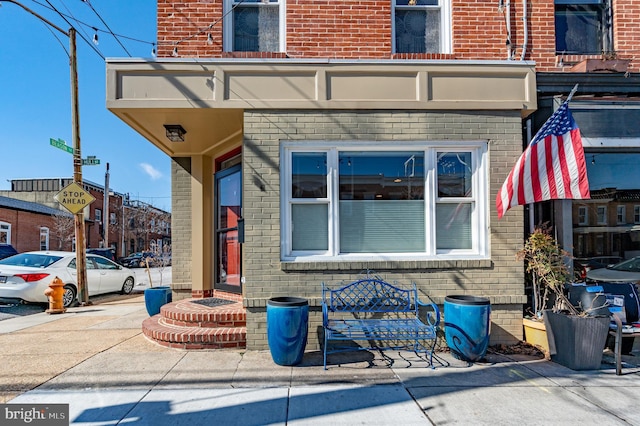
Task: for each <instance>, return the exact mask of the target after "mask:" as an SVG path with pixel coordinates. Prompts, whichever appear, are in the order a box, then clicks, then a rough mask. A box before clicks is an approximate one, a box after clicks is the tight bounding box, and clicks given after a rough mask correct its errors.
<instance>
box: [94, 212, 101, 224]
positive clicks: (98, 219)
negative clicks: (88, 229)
mask: <svg viewBox="0 0 640 426" xmlns="http://www.w3.org/2000/svg"><path fill="white" fill-rule="evenodd" d="M93 214H94V215H95V219H96V222H102V210H100V209H95V210H94V211H93Z"/></svg>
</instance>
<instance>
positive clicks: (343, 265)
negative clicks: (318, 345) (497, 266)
mask: <svg viewBox="0 0 640 426" xmlns="http://www.w3.org/2000/svg"><path fill="white" fill-rule="evenodd" d="M492 267H493V262H492V261H491V260H489V259H473V260H465V259H458V260H398V261H375V260H374V261H335V262H327V261H325V262H288V261H281V262H280V269H281V270H282V271H284V272H313V271H342V272H344V271H351V272H360V271H363V270H366V269H372V270H374V271H383V270H384V271H388V270H417V269H421V270H423V269H440V270H446V269H488V268H492Z"/></svg>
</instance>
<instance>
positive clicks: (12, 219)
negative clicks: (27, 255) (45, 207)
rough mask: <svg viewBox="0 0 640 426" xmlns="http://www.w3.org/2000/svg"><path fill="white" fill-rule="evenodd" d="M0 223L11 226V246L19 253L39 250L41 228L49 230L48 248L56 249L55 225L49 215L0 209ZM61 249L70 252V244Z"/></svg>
mask: <svg viewBox="0 0 640 426" xmlns="http://www.w3.org/2000/svg"><path fill="white" fill-rule="evenodd" d="M0 222H6V223H9V224H11V245H13V247H15V249H16V250H18V252H20V253H22V252H25V251H33V250H40V227H42V226H44V227H47V228H49V248H50V249H51V250H57V249H58V239H57V238H56V237H55V235H54V233H55V232H54V226H55V225H54V223H53V218H52V217H51V216H49V215H45V214H39V213H32V212H25V211H21V210H12V209H7V208H4V207H0ZM63 249H64V250H71V243H67V245H66V246H65V247H63Z"/></svg>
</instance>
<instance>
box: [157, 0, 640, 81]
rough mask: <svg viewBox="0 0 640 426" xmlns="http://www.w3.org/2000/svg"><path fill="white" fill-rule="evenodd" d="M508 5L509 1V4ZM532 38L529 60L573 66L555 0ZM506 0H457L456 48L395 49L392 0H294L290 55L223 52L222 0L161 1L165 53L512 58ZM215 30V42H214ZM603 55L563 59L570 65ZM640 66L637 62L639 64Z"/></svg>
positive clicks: (545, 6) (624, 49)
mask: <svg viewBox="0 0 640 426" xmlns="http://www.w3.org/2000/svg"><path fill="white" fill-rule="evenodd" d="M505 3H507V2H505ZM510 4H511V9H510V13H509V18H510V24H511V47H512V49H513V56H512V57H513V59H515V60H519V59H521V58H522V54H523V44H524V43H525V31H524V25H525V22H524V20H523V16H524V15H523V2H522V1H517V0H516V1H511V2H510ZM526 4H527V21H526V28H527V31H528V37H527V41H526V49H525V51H524V52H525V54H524V59H525V60H533V61H536V64H537V70H538V71H556V72H557V71H569V68H570V67H568V66H567V67H564V68H560V67H558V62H559V60H560V56H561V55H560V56H556V54H555V33H554V1H553V0H527V2H526ZM498 5H499V2H498V0H495V1H493V0H492V1H488V0H452V34H453V39H452V54H450V55H443V54H436V55H415V54H398V55H393V54H392V51H391V45H392V43H391V36H392V25H391V1H390V0H362V1H353V0H344V1H335V0H314V1H309V0H288V1H287V5H286V7H287V23H286V25H287V35H286V37H287V40H286V53H278V52H266V53H257V52H242V53H241V52H237V53H224V52H223V50H222V0H182V1H171V0H158V22H157V24H158V46H157V52H158V57H170V56H171V53H172V51H173V48H174V47H175V46H176V43H178V44H177V47H178V54H179V56H180V57H210V58H220V57H267V58H268V57H290V58H342V59H391V58H402V59H405V58H406V59H461V60H504V59H507V58H508V51H507V46H506V40H507V26H506V20H505V14H506V11H500V10H499V9H498ZM639 24H640V2H637V1H632V0H616V1H615V2H614V28H615V30H614V44H615V49H616V53H617V57H618V58H621V59H632V58H634V57H636V56H640V47H638V46H639V45H640V44H639V43H638V41H640V35H638V32H637V30H636V29H637V28H638V26H639ZM208 34H211V37H212V41H213V43H212V44H208V43H207V36H208ZM587 58H597V59H600V55H591V56H586V55H580V56H571V57H567V56H565V57H563V58H562V59H563V61H564V62H565V63H568V64H573V63H577V62H579V61H581V60H583V59H587ZM633 69H637V66H636V65H634V64H632V65H631V70H633Z"/></svg>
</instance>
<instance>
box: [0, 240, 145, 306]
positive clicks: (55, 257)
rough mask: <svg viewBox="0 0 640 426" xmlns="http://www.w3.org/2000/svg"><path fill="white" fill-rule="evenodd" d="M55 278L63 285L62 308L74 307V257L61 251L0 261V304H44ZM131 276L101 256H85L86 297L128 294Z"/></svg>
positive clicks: (131, 284)
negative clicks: (46, 291)
mask: <svg viewBox="0 0 640 426" xmlns="http://www.w3.org/2000/svg"><path fill="white" fill-rule="evenodd" d="M56 276H57V277H59V278H60V279H61V280H62V281H63V282H64V284H65V285H64V290H65V291H64V296H63V300H64V306H65V307H68V306H71V305H73V304H74V303H75V301H76V297H77V295H78V284H77V271H76V254H75V252H64V251H32V252H26V253H20V254H16V255H14V256H10V257H7V258H5V259H2V260H0V301H2V302H5V303H7V302H8V303H16V302H32V303H47V302H48V299H47V297H46V296H45V295H44V291H45V290H46V289H47V288H48V287H49V283H51V281H52V280H53V279H54V278H55V277H56ZM134 286H135V274H134V272H133V271H132V270H130V269H127V268H124V267H123V266H121V265H118V264H117V263H115V262H112V261H111V260H109V259H106V258H104V257H102V256H98V255H94V254H88V255H87V289H88V292H89V293H88V294H89V296H94V295H97V294H104V293H113V292H121V293H122V294H129V293H131V291H132V290H133V287H134Z"/></svg>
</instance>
